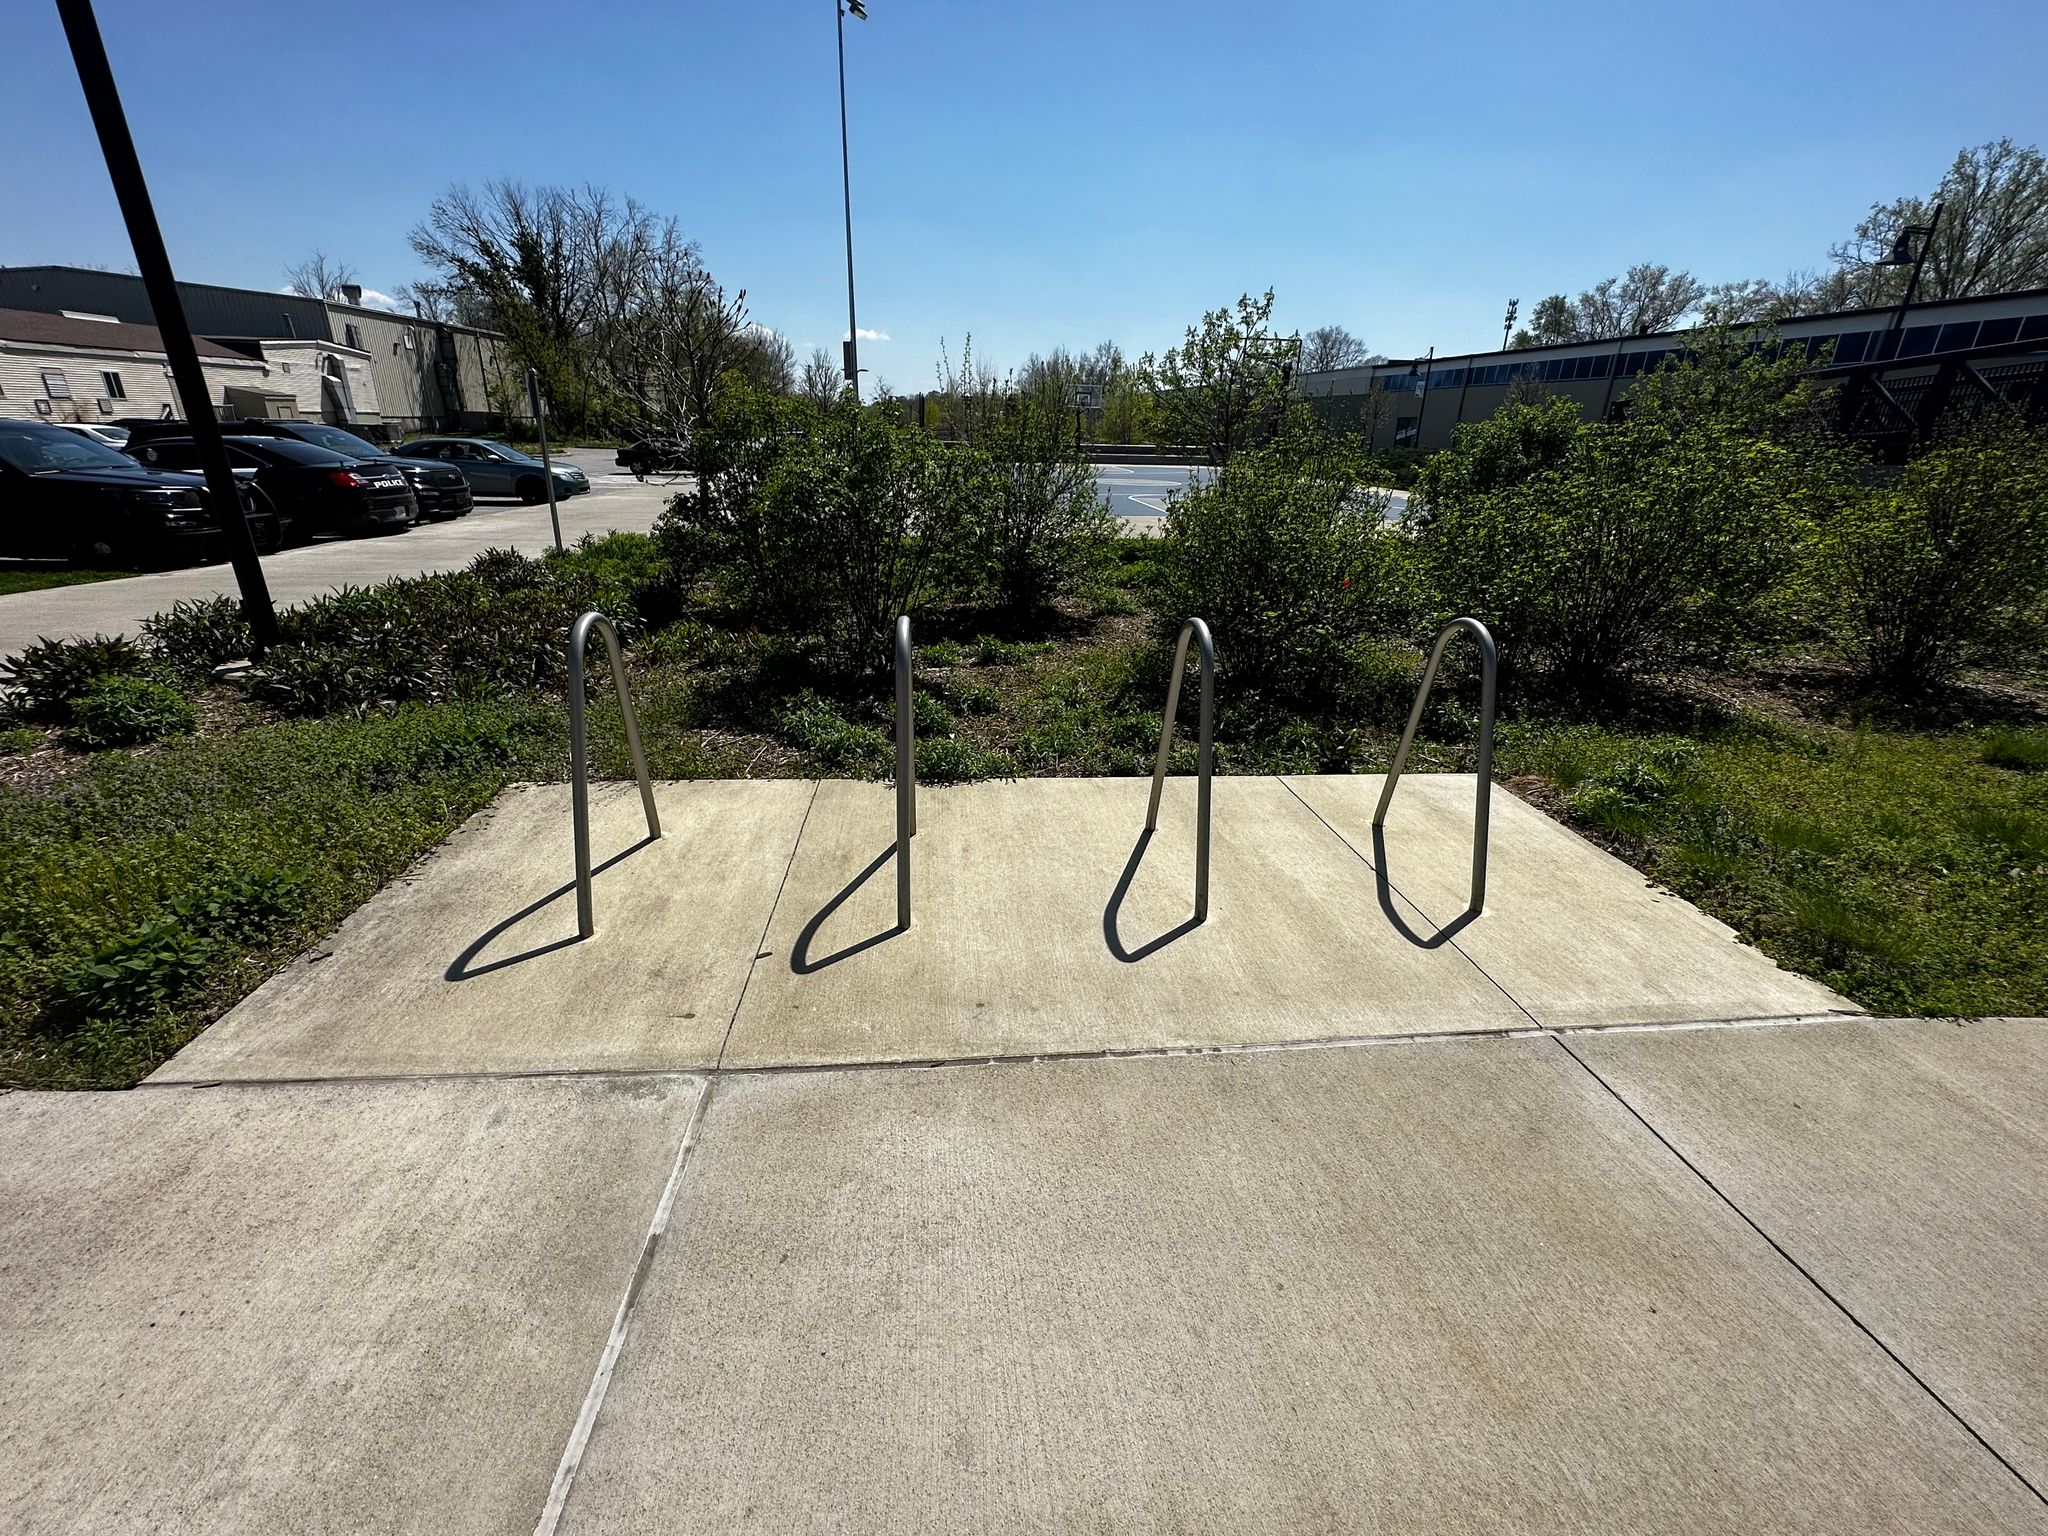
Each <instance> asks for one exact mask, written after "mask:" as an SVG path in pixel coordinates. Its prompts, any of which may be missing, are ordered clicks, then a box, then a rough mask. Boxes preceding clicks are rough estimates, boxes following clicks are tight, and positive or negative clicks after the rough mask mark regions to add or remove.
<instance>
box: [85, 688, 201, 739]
mask: <svg viewBox="0 0 2048 1536" xmlns="http://www.w3.org/2000/svg"><path fill="white" fill-rule="evenodd" d="M198 723H199V716H198V713H197V712H196V711H195V710H194V709H193V708H192V705H191V704H190V703H189V702H188V701H187V700H186V698H185V696H184V695H183V694H181V693H179V692H178V690H177V689H175V688H171V687H168V686H166V685H165V684H163V683H159V682H153V681H151V680H150V679H149V678H146V677H107V678H102V679H101V680H100V681H99V682H97V683H95V684H93V685H92V687H90V688H88V689H87V690H86V691H85V692H84V693H82V694H80V695H79V696H78V697H77V698H75V699H73V700H72V701H71V734H72V737H73V738H74V739H75V740H76V741H77V742H78V744H79V745H80V746H82V747H84V748H86V749H87V750H89V751H95V752H97V751H101V750H103V749H105V748H108V747H139V746H143V745H145V744H147V743H149V742H152V741H162V740H163V739H164V738H165V737H167V736H184V735H188V734H190V733H191V731H192V729H193V728H194V727H195V726H197V725H198Z"/></svg>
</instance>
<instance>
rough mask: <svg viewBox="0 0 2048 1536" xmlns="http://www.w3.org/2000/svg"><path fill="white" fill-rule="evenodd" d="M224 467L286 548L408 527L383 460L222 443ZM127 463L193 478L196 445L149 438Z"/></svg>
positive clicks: (284, 442) (406, 497) (409, 499)
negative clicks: (319, 538) (275, 524)
mask: <svg viewBox="0 0 2048 1536" xmlns="http://www.w3.org/2000/svg"><path fill="white" fill-rule="evenodd" d="M221 446H222V447H223V448H225V449H226V450H227V454H228V464H229V465H230V467H232V468H233V470H234V472H235V475H236V477H237V478H238V479H240V478H241V477H243V476H247V477H248V478H247V482H246V483H247V484H248V485H249V486H250V487H251V488H252V494H253V495H254V496H255V498H256V503H257V505H258V506H259V507H263V508H265V509H267V510H269V511H273V512H275V513H276V514H277V515H278V517H279V519H280V520H281V521H282V522H283V523H284V535H285V542H286V543H287V544H303V543H305V541H306V540H308V539H310V538H311V537H313V535H314V534H316V533H338V534H343V535H348V534H357V533H404V532H405V531H406V530H407V529H408V528H410V527H411V526H412V525H413V521H414V516H415V513H414V508H413V495H412V492H411V490H410V489H408V488H407V486H406V483H405V477H404V476H403V475H401V474H399V472H398V470H397V469H396V467H394V466H393V465H392V464H391V463H390V462H389V461H388V460H385V459H372V460H363V459H358V458H354V457H352V456H350V455H347V454H340V453H336V452H335V451H334V450H333V449H331V448H315V447H314V446H313V445H312V444H311V443H302V442H299V441H298V440H297V439H296V438H290V437H224V438H222V439H221ZM128 456H129V457H130V458H134V459H140V460H141V461H142V462H143V463H144V464H147V465H149V466H150V468H152V469H174V470H183V471H185V472H186V473H188V474H189V473H193V472H196V471H197V470H198V468H199V444H198V443H197V442H196V441H195V440H193V439H192V438H189V437H153V438H151V439H150V440H149V441H148V442H146V443H141V444H137V445H133V446H131V447H130V448H129V449H128Z"/></svg>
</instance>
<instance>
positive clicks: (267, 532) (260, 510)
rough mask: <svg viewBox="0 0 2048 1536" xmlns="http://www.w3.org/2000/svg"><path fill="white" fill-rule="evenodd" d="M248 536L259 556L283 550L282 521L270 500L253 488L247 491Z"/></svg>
mask: <svg viewBox="0 0 2048 1536" xmlns="http://www.w3.org/2000/svg"><path fill="white" fill-rule="evenodd" d="M249 536H250V537H251V538H252V539H253V540H254V541H255V544H256V553H257V554H259V555H274V554H276V553H277V552H278V551H279V550H280V549H283V548H284V519H283V518H281V517H279V516H278V515H277V507H276V506H275V505H274V504H273V503H272V501H271V499H270V498H269V497H268V496H267V495H265V494H264V493H263V492H262V491H259V490H257V489H256V488H255V487H253V486H252V487H250V490H249Z"/></svg>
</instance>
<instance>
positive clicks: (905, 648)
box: [896, 613, 917, 928]
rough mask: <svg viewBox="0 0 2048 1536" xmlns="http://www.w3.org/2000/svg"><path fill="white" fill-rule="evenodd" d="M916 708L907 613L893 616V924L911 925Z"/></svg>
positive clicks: (915, 783)
mask: <svg viewBox="0 0 2048 1536" xmlns="http://www.w3.org/2000/svg"><path fill="white" fill-rule="evenodd" d="M916 726H917V722H916V711H915V710H914V709H913V708H912V707H911V698H910V615H909V614H907V613H905V614H899V615H898V616H897V619H896V926H897V927H899V928H908V927H909V926H910V840H911V839H912V838H913V837H915V836H917V744H916V735H917V731H916Z"/></svg>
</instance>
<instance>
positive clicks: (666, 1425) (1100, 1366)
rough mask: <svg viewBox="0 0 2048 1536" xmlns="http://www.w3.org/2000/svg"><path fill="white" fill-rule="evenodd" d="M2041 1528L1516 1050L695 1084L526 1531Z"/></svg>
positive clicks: (1738, 1226)
mask: <svg viewBox="0 0 2048 1536" xmlns="http://www.w3.org/2000/svg"><path fill="white" fill-rule="evenodd" d="M2043 1514H2044V1511H2043V1508H2042V1506H2041V1505H2040V1504H2039V1503H2038V1502H2037V1501H2036V1500H2035V1499H2034V1497H2033V1496H2032V1495H2031V1494H2029V1493H2028V1492H2027V1491H2026V1490H2025V1489H2024V1488H2023V1487H2022V1486H2021V1484H2020V1483H2019V1482H2018V1480H2016V1479H2015V1478H2014V1477H2013V1476H2012V1475H2011V1474H2010V1473H2009V1472H2008V1471H2007V1470H2006V1469H2005V1468H2003V1467H2001V1466H2000V1465H1999V1464H1998V1462H1997V1461H1996V1460H1995V1459H1994V1458H1992V1457H1991V1456H1990V1455H1988V1454H1987V1453H1986V1452H1985V1451H1984V1450H1983V1449H1982V1447H1980V1446H1979V1445H1978V1444H1977V1443H1976V1442H1975V1441H1974V1440H1973V1439H1972V1438H1971V1437H1970V1436H1969V1434H1968V1433H1967V1432H1966V1431H1965V1430H1964V1429H1963V1428H1962V1427H1961V1426H1959V1425H1958V1424H1957V1423H1956V1422H1955V1421H1954V1420H1953V1419H1952V1418H1951V1417H1950V1416H1949V1415H1948V1414H1946V1413H1944V1412H1943V1411H1942V1410H1941V1408H1940V1407H1939V1406H1938V1405H1937V1404H1935V1403H1934V1402H1933V1401H1932V1400H1931V1399H1930V1398H1929V1397H1928V1396H1927V1394H1926V1393H1925V1392H1924V1391H1922V1390H1921V1389H1920V1388H1919V1387H1918V1386H1917V1385H1915V1384H1914V1382H1913V1381H1912V1380H1911V1379H1910V1377H1909V1376H1908V1375H1907V1374H1906V1373H1905V1372H1903V1371H1901V1370H1900V1369H1899V1368H1898V1367H1897V1366H1896V1365H1895V1364H1894V1363H1893V1362H1892V1361H1891V1360H1890V1359H1889V1358H1888V1357H1887V1356H1886V1355H1885V1354H1884V1352H1883V1351H1882V1350H1880V1349H1879V1348H1878V1347H1877V1346H1876V1345H1875V1344H1873V1343H1872V1342H1871V1341H1870V1340H1869V1339H1868V1338H1867V1337H1866V1336H1865V1335H1864V1334H1863V1333H1862V1332H1860V1331H1859V1330H1858V1329H1857V1328H1855V1327H1854V1326H1853V1325H1852V1324H1851V1323H1850V1322H1849V1321H1848V1320H1847V1319H1846V1318H1844V1317H1843V1316H1842V1315H1841V1314H1840V1312H1839V1311H1837V1310H1836V1309H1835V1308H1834V1307H1833V1306H1831V1305H1830V1304H1829V1303H1828V1302H1827V1301H1826V1300H1825V1298H1823V1297H1822V1296H1821V1295H1820V1294H1819V1293H1818V1292H1817V1291H1816V1290H1815V1289H1814V1288H1813V1287H1812V1286H1811V1285H1810V1284H1809V1283H1808V1282H1807V1281H1806V1280H1805V1279H1804V1278H1803V1277H1801V1276H1800V1275H1799V1274H1798V1273H1797V1272H1796V1271H1795V1270H1794V1269H1793V1268H1792V1267H1791V1266H1789V1265H1787V1264H1785V1263H1784V1262H1783V1261H1782V1260H1781V1259H1780V1258H1779V1257H1778V1255H1777V1254H1776V1253H1774V1252H1773V1251H1772V1250H1771V1248H1770V1247H1769V1246H1768V1245H1767V1244H1766V1243H1764V1242H1763V1241H1762V1240H1761V1239H1760V1238H1758V1237H1757V1236H1756V1234H1755V1233H1754V1232H1753V1231H1752V1230H1751V1229H1750V1228H1749V1227H1748V1226H1747V1225H1746V1224H1745V1223H1744V1222H1743V1221H1742V1220H1741V1219H1740V1218H1739V1217H1737V1216H1736V1215H1735V1214H1734V1213H1733V1212H1732V1211H1730V1210H1729V1209H1728V1207H1727V1206H1726V1205H1725V1204H1724V1203H1723V1202H1722V1201H1721V1200H1719V1199H1718V1198H1717V1197H1716V1196H1715V1195H1714V1194H1713V1193H1712V1192H1711V1191H1710V1190H1709V1189H1708V1188H1707V1187H1706V1186H1705V1185H1704V1184H1703V1183H1702V1182H1701V1181H1700V1180H1699V1179H1698V1178H1697V1177H1696V1176H1695V1175H1694V1174H1693V1173H1692V1172H1691V1171H1690V1170H1688V1169H1687V1168H1686V1167H1685V1166H1684V1165H1683V1164H1682V1163H1681V1162H1680V1161H1679V1160H1678V1159H1676V1158H1674V1157H1672V1156H1671V1155H1670V1154H1669V1153H1668V1152H1667V1151H1665V1150H1664V1149H1663V1148H1662V1147H1661V1146H1660V1145H1659V1144H1658V1143H1657V1142H1656V1140H1655V1139H1654V1138H1653V1137H1652V1136H1650V1135H1649V1134H1648V1133H1647V1132H1646V1131H1644V1130H1643V1129H1642V1127H1641V1126H1640V1125H1639V1124H1638V1123H1637V1122H1636V1121H1635V1120H1634V1119H1633V1118H1632V1117H1631V1116H1630V1115H1629V1114H1628V1113H1627V1111H1626V1110H1625V1109H1623V1108H1622V1106H1621V1105H1620V1104H1618V1103H1617V1102H1616V1101H1615V1100H1614V1098H1613V1097H1612V1096H1611V1095H1610V1094H1609V1093H1608V1092H1607V1091H1606V1090H1605V1089H1604V1088H1602V1087H1601V1086H1600V1085H1599V1083H1598V1082H1596V1081H1595V1080H1594V1079H1593V1077H1592V1076H1591V1075H1589V1074H1588V1073H1587V1072H1585V1071H1584V1070H1583V1069H1582V1068H1581V1067H1580V1066H1579V1065H1578V1064H1577V1063H1575V1062H1574V1061H1573V1060H1572V1059H1571V1057H1570V1056H1569V1055H1568V1054H1567V1053H1566V1052H1565V1050H1564V1049H1563V1048H1562V1046H1561V1045H1560V1044H1559V1042H1558V1041H1557V1040H1555V1039H1532V1038H1523V1039H1519V1040H1490V1041H1471V1040H1464V1041H1440V1042H1426V1043H1400V1044H1382V1045H1372V1046H1351V1047H1342V1048H1330V1049H1310V1050H1298V1051H1284V1052H1265V1053H1257V1054H1250V1055H1230V1056H1204V1057H1178V1058H1163V1059H1162V1058H1145V1059H1118V1060H1110V1061H1093V1062H1074V1061H1066V1062H1039V1063H1009V1064H1003V1065H988V1064H983V1065H978V1066H963V1067H954V1068H946V1069H938V1070H905V1069H881V1070H874V1069H871V1070H852V1071H833V1072H804V1073H780V1074H768V1075H762V1076H741V1077H727V1078H724V1079H721V1080H720V1081H719V1082H718V1083H717V1084H716V1086H715V1087H714V1088H713V1090H712V1097H711V1100H710V1102H709V1104H708V1107H707V1109H706V1111H705V1119H704V1124H703V1136H702V1140H701V1144H700V1146H699V1148H698V1150H697V1151H695V1152H694V1153H693V1154H692V1155H691V1157H690V1160H689V1161H688V1163H687V1164H686V1165H685V1169H684V1173H683V1176H682V1179H681V1181H680V1183H679V1185H678V1194H677V1200H676V1204H675V1209H674V1219H673V1223H672V1225H671V1227H670V1230H669V1234H668V1237H667V1238H666V1240H665V1241H664V1244H663V1246H662V1247H661V1249H660V1250H659V1251H658V1252H657V1255H656V1257H655V1260H654V1263H653V1265H652V1266H651V1268H650V1270H649V1273H648V1276H647V1279H646V1281H645V1283H644V1286H643V1288H642V1290H641V1292H640V1293H639V1297H638V1300H637V1302H636V1305H635V1310H634V1313H633V1317H632V1322H631V1326H630V1330H629V1332H628V1336H627V1340H626V1344H625V1347H624V1350H623V1352H622V1353H621V1355H620V1357H619V1360H618V1363H617V1368H616V1370H615V1372H614V1374H613V1376H612V1377H611V1381H610V1388H609V1395H608V1396H607V1397H606V1399H605V1401H604V1403H603V1406H602V1408H601V1409H600V1411H599V1413H598V1415H597V1419H596V1427H595V1430H594V1433H593V1434H592V1436H591V1439H590V1442H589V1445H588V1448H587V1451H586V1453H585V1455H584V1458H583V1461H582V1464H581V1467H580V1470H579V1472H578V1474H577V1478H576V1481H575V1483H574V1486H573V1488H572V1489H571V1491H570V1493H569V1497H568V1501H567V1506H566V1510H565V1514H564V1519H563V1523H562V1527H561V1528H562V1530H563V1531H565V1532H568V1533H574V1536H587V1533H596V1532H609V1531H643V1530H649V1529H656V1528H660V1529H674V1530H733V1529H739V1528H743V1527H744V1528H758V1529H761V1530H772V1531H824V1530H843V1531H889V1532H897V1533H903V1532H930V1533H934V1536H937V1533H950V1532H956V1531H965V1530H974V1531H987V1532H1023V1531H1047V1530H1059V1531H1104V1532H1107V1531H1116V1532H1149V1531H1157V1532H1177V1533H1178V1532H1218V1533H1221V1532H1229V1533H1233V1536H1237V1533H1246V1532H1252V1533H1259V1532H1274V1533H1282V1532H1285V1533H1294V1532H1300V1531H1310V1530H1313V1531H1321V1532H1349V1531H1400V1532H1430V1531H1444V1532H1458V1533H1466V1532H1473V1531H1529V1530H1572V1531H1593V1532H1607V1531H1611V1532H1629V1533H1636V1532H1641V1531H1675V1530H1709V1529H1711V1530H1726V1531H1744V1532H1755V1533H1776V1532H1825V1533H1830V1536H1833V1533H1837V1532H1842V1531H1857V1532H1898V1533H1906V1532H1911V1533H1915V1536H1924V1533H1927V1532H1990V1531H1999V1532H2010V1531H2017V1530H2034V1529H2040V1528H2041V1527H2042V1525H2043Z"/></svg>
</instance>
